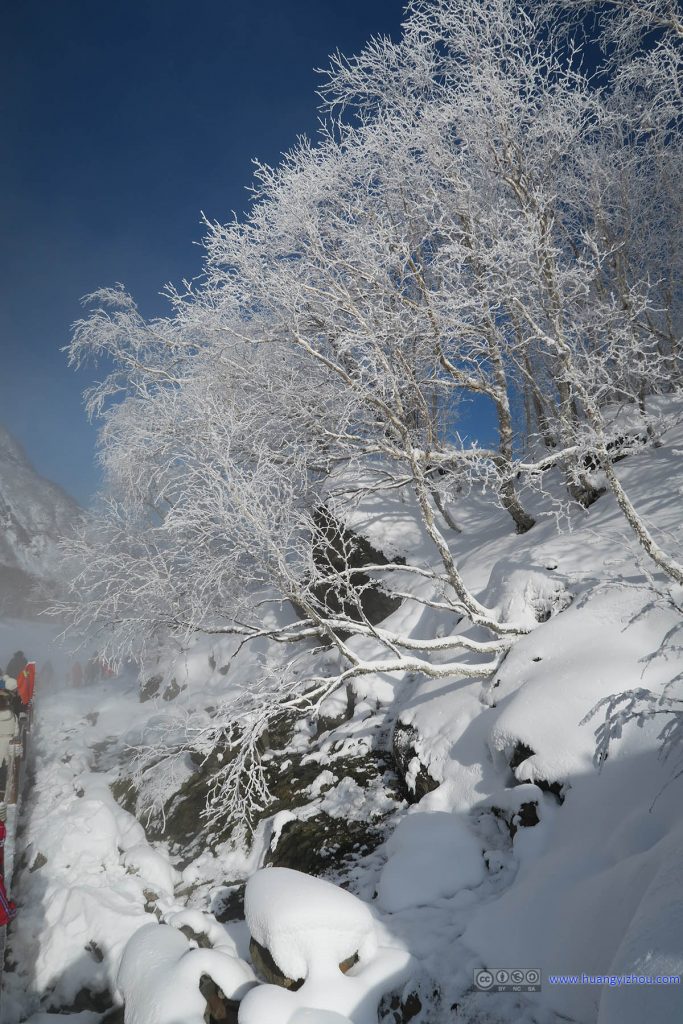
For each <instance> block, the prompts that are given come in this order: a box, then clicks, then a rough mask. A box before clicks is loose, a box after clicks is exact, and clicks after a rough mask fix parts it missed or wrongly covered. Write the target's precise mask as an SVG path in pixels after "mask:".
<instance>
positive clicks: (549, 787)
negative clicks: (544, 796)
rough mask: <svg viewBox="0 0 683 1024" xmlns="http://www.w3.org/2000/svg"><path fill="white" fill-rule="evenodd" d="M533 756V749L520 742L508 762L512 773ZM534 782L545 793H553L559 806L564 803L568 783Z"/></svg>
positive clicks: (539, 780)
mask: <svg viewBox="0 0 683 1024" xmlns="http://www.w3.org/2000/svg"><path fill="white" fill-rule="evenodd" d="M533 756H534V751H533V750H532V749H531V747H528V746H527V745H526V743H522V741H521V740H518V741H517V743H516V744H515V748H514V750H513V751H512V755H511V756H510V760H509V762H508V763H509V765H510V769H511V771H512V772H513V773H514V771H515V769H516V768H518V767H519V766H520V764H522V762H524V761H526V760H527V759H528V758H530V757H533ZM533 782H534V784H535V785H536V786H538V788H539V789H541V790H543V792H544V793H552V795H553V796H554V797H555V799H556V800H557V802H558V803H559V804H563V803H564V798H565V795H566V793H565V791H566V789H567V785H566V783H564V782H559V781H556V780H555V781H552V782H551V781H549V780H548V779H536V778H534V779H533Z"/></svg>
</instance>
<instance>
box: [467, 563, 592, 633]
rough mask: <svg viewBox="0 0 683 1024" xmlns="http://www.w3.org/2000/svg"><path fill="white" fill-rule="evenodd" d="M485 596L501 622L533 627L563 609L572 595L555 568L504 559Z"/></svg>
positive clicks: (496, 566)
mask: <svg viewBox="0 0 683 1024" xmlns="http://www.w3.org/2000/svg"><path fill="white" fill-rule="evenodd" d="M549 564H550V563H549ZM485 599H486V602H487V604H488V605H489V606H490V607H492V608H493V610H494V611H495V613H496V615H497V616H498V617H499V618H500V620H501V621H505V622H512V623H513V624H514V625H515V626H519V627H520V628H521V629H534V627H535V626H537V625H538V623H539V622H547V620H548V619H550V618H551V617H552V616H553V615H557V614H558V613H559V612H561V611H564V609H565V608H567V607H568V606H569V605H570V604H571V602H572V595H571V594H570V593H569V591H568V590H567V587H566V585H565V583H564V581H563V580H562V578H561V577H559V576H558V575H557V573H556V572H555V571H554V570H550V569H548V568H547V567H540V566H528V567H525V568H523V569H520V568H519V563H518V562H515V561H514V560H513V559H511V558H501V559H500V560H499V561H498V562H497V563H496V564H495V566H494V567H493V569H492V571H491V577H490V579H489V584H488V587H487V588H486V591H485Z"/></svg>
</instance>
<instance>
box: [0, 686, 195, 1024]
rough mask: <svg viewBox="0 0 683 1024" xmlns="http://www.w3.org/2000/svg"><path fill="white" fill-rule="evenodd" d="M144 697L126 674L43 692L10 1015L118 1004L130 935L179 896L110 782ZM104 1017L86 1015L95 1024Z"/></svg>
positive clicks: (19, 875)
mask: <svg viewBox="0 0 683 1024" xmlns="http://www.w3.org/2000/svg"><path fill="white" fill-rule="evenodd" d="M136 700H137V697H136V690H135V685H134V684H132V683H130V682H128V683H127V682H125V681H122V680H113V681H111V682H108V683H102V684H98V685H93V686H91V687H87V688H84V689H80V690H66V689H64V690H60V691H56V692H53V693H51V694H49V695H45V694H43V695H41V696H40V700H39V702H38V712H37V715H36V723H35V728H34V731H33V738H32V739H33V751H32V757H33V774H34V779H35V781H34V784H33V786H32V787H31V789H30V792H29V793H28V794H27V798H26V799H25V801H24V804H23V809H22V816H21V817H22V820H21V823H20V825H21V827H20V829H19V835H18V838H17V850H16V855H17V867H18V870H17V872H16V873H15V879H14V885H13V891H14V896H15V898H16V900H17V902H18V905H19V914H18V917H17V920H16V922H15V923H14V925H13V927H12V929H11V932H10V936H9V938H8V946H9V949H10V966H12V965H13V969H12V970H8V971H6V972H5V978H4V992H3V996H2V1019H3V1022H5V1024H14V1022H17V1021H20V1020H24V1019H26V1017H27V1015H28V1014H30V1013H31V1012H34V1011H38V1010H39V1008H40V1009H43V1008H45V1009H47V1008H52V1007H54V1008H58V1007H59V1008H62V1009H64V1008H67V1007H71V1006H73V1007H74V1008H78V1007H82V1006H84V1005H88V1003H89V1002H90V1003H94V1004H95V1005H97V1006H98V1008H99V1006H101V1007H102V1008H103V1009H104V1008H105V1007H106V1006H107V1005H110V999H109V993H111V992H113V991H114V987H115V977H116V970H117V968H118V964H119V961H120V957H121V954H122V951H123V947H124V946H125V943H126V942H127V940H128V939H129V938H130V936H131V935H132V934H133V933H134V932H135V931H136V930H137V929H138V928H139V927H140V926H141V925H142V924H144V923H145V922H146V921H148V920H156V918H155V917H154V916H152V917H150V912H151V908H152V902H156V900H157V899H160V900H161V901H162V902H163V901H166V902H167V903H171V902H172V897H173V884H174V880H175V876H174V871H173V869H172V867H171V866H170V864H169V863H168V861H166V860H165V859H164V858H163V857H162V856H161V855H160V854H159V853H157V852H155V851H154V850H152V848H151V847H150V846H149V845H148V844H147V841H146V839H145V835H144V830H143V829H142V827H141V826H140V825H139V824H138V822H137V821H136V820H135V819H134V818H133V817H132V816H131V815H129V814H127V813H126V812H125V811H124V810H122V809H121V808H120V807H119V806H118V805H117V804H116V802H115V801H114V799H113V797H112V796H111V792H110V790H109V786H108V780H109V777H110V772H109V771H107V768H106V753H107V750H108V749H109V748H110V746H111V743H112V737H116V736H117V735H121V734H122V733H124V732H125V731H126V728H127V726H128V725H129V724H130V721H131V715H132V713H133V709H134V705H135V703H136ZM102 723H104V724H102ZM88 993H90V994H91V996H92V998H91V997H90V996H89V995H88ZM100 1016H101V1015H100V1014H99V1013H98V1014H95V1015H94V1016H92V1015H91V1016H89V1017H86V1016H83V1015H78V1016H77V1017H76V1019H77V1020H79V1022H80V1024H89V1021H90V1020H93V1021H94V1020H99V1019H100ZM31 1019H33V1018H31ZM42 1019H43V1018H42V1017H38V1018H36V1020H42ZM64 1019H68V1017H67V1018H65V1017H64V1016H60V1017H59V1020H60V1021H63V1020H64Z"/></svg>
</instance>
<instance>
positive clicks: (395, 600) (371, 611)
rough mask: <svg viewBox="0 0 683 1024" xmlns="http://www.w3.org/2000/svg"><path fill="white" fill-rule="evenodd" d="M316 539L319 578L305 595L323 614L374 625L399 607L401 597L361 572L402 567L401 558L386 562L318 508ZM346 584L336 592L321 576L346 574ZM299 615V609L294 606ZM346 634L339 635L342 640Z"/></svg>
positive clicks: (335, 587)
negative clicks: (367, 568) (369, 568)
mask: <svg viewBox="0 0 683 1024" xmlns="http://www.w3.org/2000/svg"><path fill="white" fill-rule="evenodd" d="M313 520H314V524H315V530H316V537H315V539H314V543H313V559H314V562H315V565H316V568H317V569H318V571H319V573H320V575H321V577H322V579H320V580H319V581H316V582H314V583H313V584H312V585H311V586H310V588H309V592H310V594H311V597H312V599H313V600H314V601H315V602H316V603H317V604H318V606H319V607H320V609H321V611H322V612H323V613H324V614H325V615H339V614H342V615H345V616H348V618H350V619H351V620H352V621H353V622H363V621H365V620H367V621H368V622H370V623H372V624H373V625H376V624H377V623H379V622H382V621H383V620H384V619H386V618H387V616H389V615H391V614H392V612H395V611H396V609H397V608H399V607H400V605H401V602H402V598H400V597H395V596H394V595H392V594H391V593H389V592H388V591H386V590H384V589H383V587H382V585H381V583H379V582H378V581H376V580H373V579H371V578H370V577H369V576H368V575H367V573H365V572H363V567H364V566H367V565H388V564H389V562H390V561H393V562H396V563H397V564H400V565H404V564H405V559H404V558H400V557H398V558H394V559H391V560H390V559H388V558H387V557H386V555H384V554H383V553H382V552H381V551H378V550H377V549H376V548H374V547H373V545H372V544H371V543H370V541H369V540H367V539H366V538H365V537H362V536H360V534H357V533H355V532H354V531H353V530H350V529H349V528H348V527H346V526H344V525H343V524H342V523H341V522H340V521H339V520H338V519H336V518H335V516H333V515H332V513H331V512H330V510H329V509H327V508H325V507H324V506H321V507H319V508H318V509H317V510H316V512H315V514H314V517H313ZM349 570H352V571H351V572H349V575H348V577H347V580H348V582H347V584H346V585H345V587H344V590H343V591H342V590H340V588H339V586H338V584H337V583H335V584H334V585H333V584H331V583H328V582H327V581H326V579H325V577H331V576H334V574H335V573H339V572H344V571H349ZM295 608H296V610H297V612H298V613H299V614H303V613H302V610H301V609H300V608H298V607H297V606H296V604H295ZM349 635H350V634H349V633H348V632H343V633H340V636H342V638H345V637H348V636H349Z"/></svg>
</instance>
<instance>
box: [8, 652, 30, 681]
mask: <svg viewBox="0 0 683 1024" xmlns="http://www.w3.org/2000/svg"><path fill="white" fill-rule="evenodd" d="M27 664H28V658H27V657H26V655H25V654H24V652H23V651H15V652H14V654H13V655H12V657H11V658H10V661H9V664H8V666H7V668H6V669H5V673H6V675H8V676H11V677H12V679H16V678H17V677H18V675H19V673H20V672H21V670H22V668H25V667H26V665H27Z"/></svg>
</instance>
